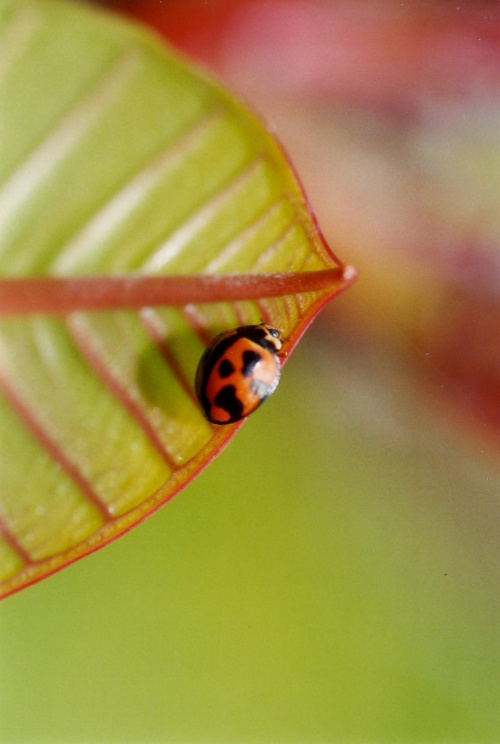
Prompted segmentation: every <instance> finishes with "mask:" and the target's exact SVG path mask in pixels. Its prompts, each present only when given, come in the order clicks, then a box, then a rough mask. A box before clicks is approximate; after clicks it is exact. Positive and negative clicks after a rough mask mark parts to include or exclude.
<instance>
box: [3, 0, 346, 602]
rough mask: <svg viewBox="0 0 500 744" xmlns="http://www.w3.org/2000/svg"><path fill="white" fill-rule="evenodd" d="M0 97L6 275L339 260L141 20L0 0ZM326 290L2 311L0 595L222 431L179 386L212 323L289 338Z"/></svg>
mask: <svg viewBox="0 0 500 744" xmlns="http://www.w3.org/2000/svg"><path fill="white" fill-rule="evenodd" d="M0 112H1V113H0V275H1V276H2V277H4V278H19V277H37V276H38V277H43V276H53V277H66V276H88V275H92V276H106V275H124V274H125V275H127V274H141V275H150V276H155V275H179V274H182V275H196V274H218V273H221V274H225V273H239V274H241V273H262V272H282V271H293V272H295V271H313V270H321V269H325V268H332V267H334V266H336V265H338V261H337V260H336V259H335V257H334V256H333V255H332V254H331V252H330V251H329V250H328V248H327V247H326V246H325V244H324V242H323V240H322V239H321V236H320V235H319V234H318V232H317V230H316V227H315V224H314V221H313V219H312V217H311V215H310V213H309V211H308V209H307V205H306V203H305V201H304V198H303V196H302V193H301V190H300V187H299V186H298V184H297V181H296V179H295V177H294V175H293V173H291V171H290V169H289V167H288V165H287V163H286V160H285V158H284V157H283V155H282V153H281V151H280V149H279V147H278V146H277V145H276V144H275V142H274V141H273V140H272V139H271V138H270V137H269V135H268V134H267V133H266V131H265V130H263V128H262V126H261V124H260V123H259V122H257V121H256V120H255V118H254V117H253V116H251V115H250V114H248V113H247V112H245V111H244V110H243V109H242V108H241V107H240V106H239V105H238V104H237V103H236V102H234V101H233V100H232V99H231V98H230V97H229V96H228V95H227V94H225V93H224V92H223V91H222V90H221V89H220V88H219V87H218V86H217V85H215V84H214V83H213V82H211V81H209V80H207V79H205V78H204V77H202V76H200V75H199V74H198V73H197V72H195V71H193V70H192V69H191V68H190V67H189V66H187V65H186V64H185V62H183V61H181V60H179V59H178V58H177V56H175V55H173V54H172V53H171V52H170V51H169V50H168V49H165V47H164V46H163V45H162V44H161V43H160V42H159V41H157V40H156V39H155V38H154V37H152V36H150V35H149V34H148V33H146V32H145V31H144V30H142V29H137V28H135V27H133V26H131V25H129V24H126V23H124V22H122V21H121V20H117V19H115V18H112V17H109V16H107V15H103V14H101V13H100V12H96V11H95V10H90V9H88V8H84V7H80V6H78V5H73V4H71V3H68V2H58V1H57V0H0ZM330 296H331V293H330V294H328V292H326V291H322V292H321V291H320V292H310V293H304V294H296V295H287V296H285V297H277V298H270V299H262V300H259V301H240V302H232V303H229V302H228V303H221V302H219V303H213V304H205V305H200V304H197V303H196V297H193V298H192V302H191V303H190V304H189V305H187V306H185V307H182V308H173V307H165V308H154V309H153V308H148V307H144V308H142V309H140V310H120V311H113V312H109V311H108V312H104V311H103V312H95V313H83V312H71V313H69V314H67V315H65V316H62V317H49V316H45V315H42V314H38V315H30V316H27V317H4V318H2V319H1V320H0V479H1V485H0V489H1V490H0V581H2V582H3V584H2V586H3V591H2V595H6V594H9V593H11V592H12V591H16V590H17V589H19V588H21V587H23V586H25V585H27V584H29V583H32V582H33V581H37V580H39V579H40V578H43V577H44V576H46V575H47V574H49V573H52V572H53V571H55V570H57V569H59V568H61V567H62V566H64V565H66V564H68V563H70V562H72V561H73V560H75V559H77V558H79V557H81V556H82V555H85V554H86V553H89V552H91V551H92V550H95V549H96V548H98V547H101V546H102V545H104V544H105V543H106V542H109V540H111V539H113V538H114V537H116V536H117V535H119V534H122V533H123V532H124V531H126V530H127V529H129V528H130V527H132V526H133V525H134V524H136V523H137V522H139V521H140V520H141V519H143V518H144V517H145V516H147V515H148V514H150V513H151V512H152V511H154V510H155V509H156V508H157V507H158V506H160V505H161V504H163V503H165V501H167V500H168V499H169V498H171V497H172V496H173V495H174V494H175V493H176V492H178V490H179V489H180V488H181V487H183V486H184V485H185V484H186V483H187V482H188V481H189V480H190V479H191V478H192V477H194V476H195V475H196V474H197V473H198V472H199V471H200V469H201V468H202V467H203V466H204V465H205V464H207V462H208V461H209V460H210V459H211V458H212V457H213V456H214V455H215V454H216V453H217V452H218V451H220V448H221V447H222V446H224V444H225V443H227V441H228V440H229V438H230V437H231V436H232V435H233V434H234V432H235V430H236V429H237V426H235V427H227V428H225V427H222V428H217V427H213V426H212V425H210V424H209V423H208V422H207V421H206V420H205V419H204V417H203V415H202V413H201V411H200V409H199V406H198V404H197V402H196V399H195V395H194V390H193V380H194V375H195V371H196V367H197V364H198V361H199V359H200V357H201V355H202V353H203V351H204V349H205V347H206V344H207V343H208V341H209V340H210V339H211V338H212V337H213V336H214V335H215V334H216V333H218V332H220V331H221V330H226V329H228V328H233V327H235V326H238V325H242V324H249V323H258V322H260V321H261V320H264V321H265V322H269V323H271V324H272V325H274V326H276V327H278V328H280V329H281V330H282V332H283V335H284V336H285V337H286V338H287V339H288V340H289V341H288V343H289V345H288V349H290V348H291V347H292V346H293V345H294V343H296V341H297V339H298V337H299V336H300V334H301V333H302V332H303V330H304V328H305V327H306V325H307V324H308V323H309V322H310V321H311V319H312V317H313V316H314V315H315V314H316V313H317V312H318V310H319V309H320V307H321V306H322V305H323V304H324V303H325V302H326V301H327V300H328V299H329V298H330ZM0 596H1V595H0Z"/></svg>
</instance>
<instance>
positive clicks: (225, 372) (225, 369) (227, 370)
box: [219, 359, 234, 378]
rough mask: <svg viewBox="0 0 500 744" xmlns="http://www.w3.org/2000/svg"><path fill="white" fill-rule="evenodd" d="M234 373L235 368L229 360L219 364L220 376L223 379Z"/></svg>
mask: <svg viewBox="0 0 500 744" xmlns="http://www.w3.org/2000/svg"><path fill="white" fill-rule="evenodd" d="M233 372H234V367H233V365H232V364H231V362H230V361H229V359H223V360H222V362H221V363H220V364H219V375H220V376H221V377H222V378H225V377H230V375H232V374H233Z"/></svg>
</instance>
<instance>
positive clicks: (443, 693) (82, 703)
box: [0, 294, 499, 742]
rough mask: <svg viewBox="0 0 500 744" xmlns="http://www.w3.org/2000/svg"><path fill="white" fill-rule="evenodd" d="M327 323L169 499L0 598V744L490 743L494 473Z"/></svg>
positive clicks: (376, 360) (398, 373) (394, 366)
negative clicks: (213, 456) (50, 573)
mask: <svg viewBox="0 0 500 744" xmlns="http://www.w3.org/2000/svg"><path fill="white" fill-rule="evenodd" d="M345 301H346V302H347V301H348V294H346V295H345ZM339 304H340V302H339ZM324 335H325V334H324V328H322V324H321V323H318V324H316V326H315V328H314V329H313V330H311V332H309V334H308V335H307V337H306V338H305V339H304V341H303V342H302V344H301V345H300V347H299V349H298V350H297V352H296V353H295V354H294V356H293V359H292V360H291V361H290V363H289V364H288V365H287V367H286V370H285V373H284V376H283V381H282V384H281V387H280V390H279V391H278V392H277V393H276V395H275V397H274V398H273V399H272V400H270V401H269V402H268V403H267V404H266V406H264V407H263V409H262V410H261V411H260V412H259V413H258V414H256V415H255V416H254V417H252V419H251V420H250V421H249V422H248V423H247V425H246V426H245V427H243V430H242V431H241V432H240V434H239V435H238V437H237V438H236V439H235V440H234V442H233V443H232V444H231V445H230V446H229V448H228V449H227V450H226V451H225V452H224V453H223V454H222V455H221V456H220V457H219V459H218V460H217V461H216V462H215V463H214V464H213V465H212V466H211V467H210V468H209V469H208V470H207V471H205V473H203V474H202V476H201V477H200V478H199V479H198V480H197V481H196V482H195V483H193V484H192V485H191V486H190V487H189V488H188V489H187V490H185V491H184V492H183V494H181V495H180V496H179V497H178V498H177V499H175V500H174V501H173V502H172V503H171V504H169V505H167V506H166V507H165V508H164V509H163V510H162V511H161V512H160V513H158V514H156V515H155V516H154V517H152V518H151V519H150V520H149V521H147V522H146V523H144V524H143V525H141V526H140V527H138V528H137V529H135V530H134V531H133V532H132V533H130V534H129V535H127V536H125V537H124V538H122V539H120V540H119V541H118V542H116V543H114V544H113V545H111V546H110V547H108V548H106V549H105V550H103V551H100V552H99V553H98V554H94V555H93V556H90V557H89V558H87V559H85V560H83V561H81V562H79V563H78V564H76V565H74V566H72V567H70V568H68V569H66V570H65V571H63V572H62V573H59V574H58V575H56V576H54V577H52V578H50V579H48V580H46V581H44V582H42V583H41V584H38V585H36V586H34V587H32V588H30V589H28V590H26V591H24V592H22V593H20V594H18V595H15V596H13V597H12V598H10V599H8V600H7V601H5V602H4V603H3V604H2V605H1V607H0V622H1V668H2V677H1V695H0V699H1V715H0V721H1V724H0V732H1V734H0V740H1V741H2V742H11V741H12V742H14V741H15V742H21V741H22V742H44V741H47V742H48V741H61V742H62V741H64V742H94V741H95V742H108V741H109V742H111V741H113V742H115V741H116V742H127V741H138V742H139V741H141V742H145V741H148V742H160V741H162V742H163V741H165V742H179V741H185V742H188V741H189V742H193V741H227V742H236V741H249V742H257V741H258V742H263V741H266V742H271V741H277V742H283V741H318V742H322V741H328V742H334V741H367V742H368V741H370V742H371V741H384V742H385V741H387V742H392V741H394V742H396V741H398V742H402V741H421V742H424V741H440V742H441V741H442V742H445V741H446V742H450V741H456V742H473V741H474V742H493V741H497V740H498V738H497V734H498V666H497V663H498V655H497V652H498V635H497V630H498V626H497V623H498V616H497V614H496V613H495V610H494V599H495V594H496V593H497V587H498V584H497V582H498V573H496V572H495V564H496V551H495V545H494V532H495V529H494V526H493V524H492V518H493V515H494V510H495V508H496V506H495V503H496V500H497V497H498V486H499V478H498V470H496V469H495V468H494V467H493V464H492V462H491V461H489V458H488V455H487V454H486V453H484V452H482V451H481V449H480V448H475V449H474V448H472V449H471V448H470V447H467V448H465V447H464V446H462V445H461V443H460V441H459V439H460V438H459V437H456V441H455V442H454V443H453V444H451V443H449V442H448V443H446V441H445V440H443V437H442V436H441V433H440V430H439V424H438V423H437V421H436V419H435V418H434V416H433V414H432V411H430V410H429V409H428V408H426V407H425V406H423V405H421V401H420V400H419V397H418V396H416V395H415V394H414V393H415V391H414V389H413V387H412V384H411V382H409V381H408V378H407V377H406V376H405V370H404V369H403V368H402V367H401V363H400V361H398V360H396V359H395V358H394V355H392V356H391V352H390V349H389V347H387V348H385V349H384V348H381V347H380V345H378V348H376V349H375V348H370V347H369V346H368V347H365V348H363V349H359V348H357V349H353V348H352V346H351V344H350V342H349V341H348V340H346V339H344V340H342V339H339V340H338V341H337V342H336V343H334V344H328V345H327V344H325V343H324Z"/></svg>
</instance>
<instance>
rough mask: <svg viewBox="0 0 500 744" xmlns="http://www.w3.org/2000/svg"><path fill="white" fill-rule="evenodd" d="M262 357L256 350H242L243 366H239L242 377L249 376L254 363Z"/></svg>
mask: <svg viewBox="0 0 500 744" xmlns="http://www.w3.org/2000/svg"><path fill="white" fill-rule="evenodd" d="M261 359H262V357H261V355H260V354H259V353H258V352H257V351H244V352H243V356H242V360H243V367H242V368H241V374H242V375H243V377H251V376H252V374H253V370H254V367H255V365H256V364H258V363H259V362H260V360H261Z"/></svg>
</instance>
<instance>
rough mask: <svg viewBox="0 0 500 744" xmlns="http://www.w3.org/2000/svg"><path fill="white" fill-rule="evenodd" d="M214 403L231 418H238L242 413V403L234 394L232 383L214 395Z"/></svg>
mask: <svg viewBox="0 0 500 744" xmlns="http://www.w3.org/2000/svg"><path fill="white" fill-rule="evenodd" d="M214 403H215V405H216V406H218V407H219V408H222V409H223V410H224V411H227V413H228V414H229V415H230V417H231V419H232V420H237V419H240V418H241V417H242V415H243V403H242V402H241V401H240V400H239V398H238V397H237V395H236V388H235V387H234V385H226V386H225V387H223V388H222V390H219V392H218V393H217V395H216V396H215V400H214Z"/></svg>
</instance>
